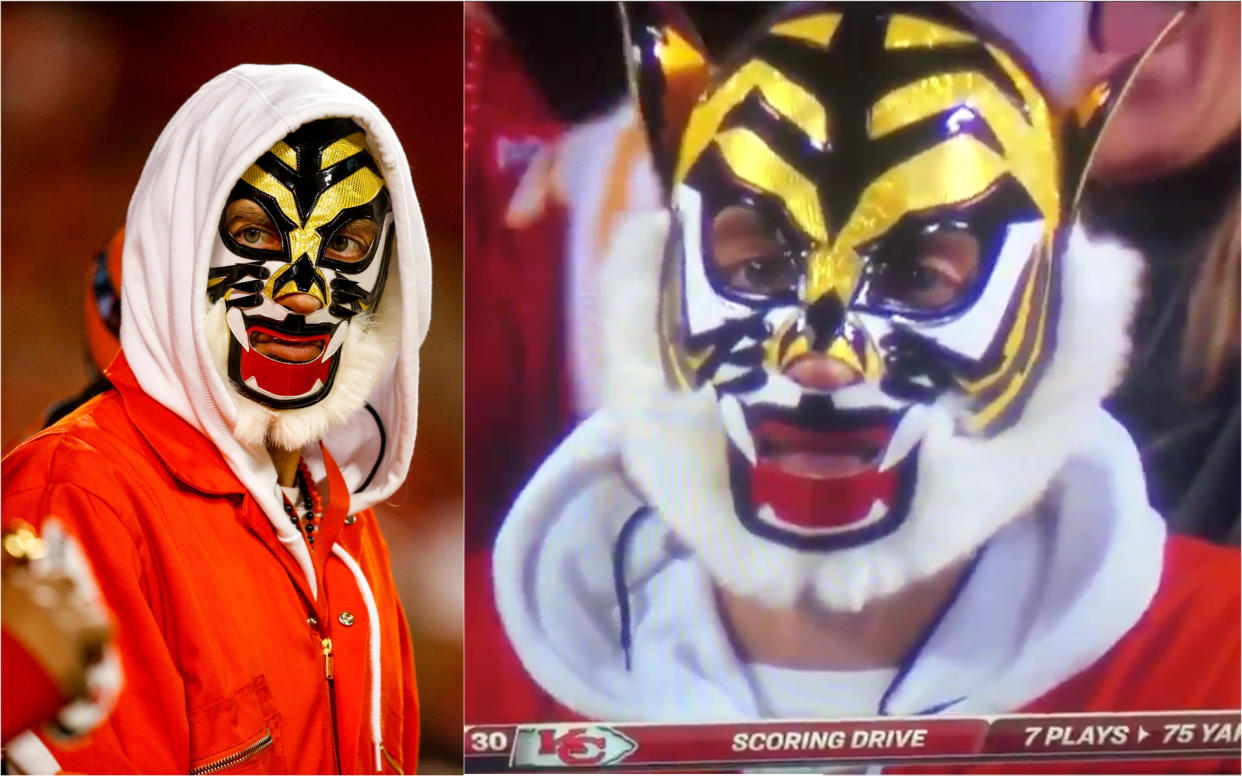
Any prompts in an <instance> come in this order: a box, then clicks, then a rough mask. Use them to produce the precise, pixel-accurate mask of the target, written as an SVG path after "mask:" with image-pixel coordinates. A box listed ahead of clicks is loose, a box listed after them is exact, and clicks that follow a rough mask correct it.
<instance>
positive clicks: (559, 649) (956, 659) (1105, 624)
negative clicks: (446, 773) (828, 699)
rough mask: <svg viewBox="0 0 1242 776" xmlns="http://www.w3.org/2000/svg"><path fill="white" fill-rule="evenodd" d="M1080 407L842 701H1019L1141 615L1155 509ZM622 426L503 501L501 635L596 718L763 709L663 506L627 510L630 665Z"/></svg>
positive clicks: (870, 705) (633, 505)
mask: <svg viewBox="0 0 1242 776" xmlns="http://www.w3.org/2000/svg"><path fill="white" fill-rule="evenodd" d="M1086 422H1087V425H1088V427H1087V428H1086V431H1087V433H1086V434H1084V436H1083V439H1084V440H1085V444H1084V445H1083V446H1082V447H1081V448H1080V449H1079V450H1076V451H1075V452H1074V453H1073V454H1072V455H1071V457H1070V459H1069V460H1068V461H1067V463H1066V464H1065V466H1063V467H1062V469H1061V470H1060V471H1059V472H1058V473H1057V475H1056V478H1055V479H1054V481H1053V483H1052V486H1051V487H1050V488H1049V490H1048V492H1047V495H1046V497H1045V499H1044V501H1043V502H1042V503H1041V505H1040V508H1039V509H1038V510H1036V511H1033V512H1031V513H1028V514H1026V515H1023V516H1021V517H1019V518H1018V519H1017V520H1014V521H1011V522H1010V523H1009V524H1008V525H1007V526H1006V527H1004V528H1003V529H1001V530H1000V531H999V532H998V533H997V534H996V536H994V537H993V538H992V539H991V540H990V541H989V542H988V544H987V546H986V547H984V548H983V550H982V551H981V553H980V555H979V558H978V560H977V562H976V564H975V565H974V567H973V569H972V571H971V573H970V574H969V576H968V577H967V579H966V581H965V583H964V584H963V586H962V588H961V590H960V591H959V592H958V594H957V595H956V596H955V597H954V598H953V600H952V601H951V602H950V604H949V605H948V607H947V608H946V610H945V611H944V612H943V614H942V615H941V617H940V618H939V619H938V621H937V622H936V624H935V625H934V627H933V629H932V630H931V632H930V633H929V637H928V639H927V640H926V642H925V643H924V644H923V645H922V646H921V647H920V648H918V649H917V650H916V652H915V653H914V654H913V655H911V656H910V658H909V659H908V660H907V661H906V662H905V665H903V666H902V667H901V670H900V671H899V672H898V676H897V679H896V680H895V681H894V683H893V684H892V686H890V687H889V689H888V692H886V693H885V696H884V698H883V699H882V701H881V703H880V705H879V706H878V707H877V706H876V705H875V704H874V700H871V699H859V701H858V705H857V707H856V708H855V710H854V711H853V712H852V713H853V714H855V715H859V716H869V715H876V714H895V715H906V714H919V713H936V712H939V711H942V710H948V711H950V712H957V713H1001V712H1006V711H1014V710H1017V709H1020V708H1021V707H1022V706H1023V705H1025V704H1027V703H1029V702H1030V701H1032V700H1034V699H1036V698H1038V697H1039V696H1041V695H1043V694H1045V693H1046V692H1048V691H1050V690H1051V689H1053V688H1055V687H1056V686H1057V685H1059V684H1060V683H1062V682H1063V681H1065V680H1066V679H1068V678H1069V677H1071V676H1073V675H1075V674H1076V673H1078V672H1079V671H1081V670H1083V669H1084V668H1086V667H1088V666H1090V665H1091V664H1092V663H1094V662H1095V661H1096V660H1098V659H1099V658H1100V657H1102V656H1103V655H1104V654H1105V653H1106V652H1107V651H1108V650H1109V649H1111V648H1112V646H1113V645H1114V644H1116V642H1117V641H1118V640H1119V639H1120V638H1121V637H1122V636H1123V635H1124V634H1125V633H1126V632H1127V631H1128V630H1129V629H1130V628H1131V627H1132V626H1133V625H1134V623H1135V622H1137V620H1138V619H1139V617H1141V616H1142V614H1143V612H1144V611H1145V610H1146V609H1147V607H1148V605H1149V604H1150V602H1151V599H1152V596H1153V595H1154V594H1155V591H1156V588H1157V585H1158V582H1159V579H1160V575H1161V569H1162V558H1163V547H1164V540H1165V526H1164V521H1163V520H1162V519H1161V518H1160V516H1159V515H1158V514H1156V513H1155V512H1154V511H1153V510H1152V509H1151V508H1150V507H1149V506H1148V504H1147V501H1146V496H1145V489H1144V485H1143V477H1142V469H1141V465H1140V463H1139V459H1138V455H1137V451H1136V450H1135V448H1134V445H1133V442H1132V441H1131V440H1130V438H1129V436H1128V435H1127V434H1126V432H1125V430H1124V429H1122V428H1121V426H1120V425H1118V424H1117V422H1116V421H1114V420H1113V419H1112V418H1111V417H1110V416H1108V414H1107V413H1105V412H1104V411H1103V410H1097V411H1096V412H1095V413H1094V414H1093V415H1091V416H1090V417H1089V418H1087V419H1086ZM624 436H625V432H624V431H622V430H621V429H620V428H619V427H618V425H617V423H616V421H615V419H613V418H610V417H608V416H607V415H606V414H604V413H597V414H596V415H594V416H592V417H591V418H590V419H589V420H587V421H586V422H585V423H583V424H582V425H581V426H579V427H578V429H577V430H575V431H574V433H573V434H572V435H571V436H570V437H569V438H568V439H567V440H566V441H565V442H564V443H563V444H562V446H561V447H560V448H559V449H558V450H557V452H556V453H555V454H554V455H553V456H552V457H551V458H550V459H549V460H548V461H547V462H546V463H545V464H544V466H543V467H542V468H541V469H540V470H539V472H538V473H537V474H536V475H535V477H534V479H532V480H531V482H530V484H529V485H528V486H527V488H526V489H525V490H524V491H523V493H522V494H521V496H520V497H519V498H518V501H517V503H516V504H515V505H514V508H513V510H512V511H511V512H510V514H509V518H508V519H507V520H506V522H505V524H504V526H503V528H502V530H501V533H500V536H499V538H498V539H497V543H496V548H495V559H494V579H495V592H496V601H497V608H498V610H499V612H500V616H501V621H502V623H503V624H504V628H505V631H506V633H507V635H508V637H509V640H510V642H511V643H512V644H513V646H514V648H515V650H516V651H517V654H518V656H519V658H520V659H521V661H522V663H523V665H524V666H525V667H526V670H527V672H528V673H529V674H530V675H531V676H532V677H533V678H534V680H535V681H536V683H538V684H539V685H540V686H541V687H542V688H543V689H544V690H546V691H547V692H549V693H550V694H551V695H552V696H553V697H554V698H555V699H556V700H557V701H558V702H560V703H561V704H563V705H565V706H567V707H569V708H570V709H572V710H574V711H575V712H577V713H580V714H583V715H584V716H587V717H590V718H596V719H609V720H647V721H654V720H681V721H707V720H728V719H746V718H762V717H766V716H770V712H769V710H768V709H766V708H765V707H764V704H763V702H762V701H761V700H760V699H759V696H758V694H757V693H756V692H755V690H754V688H753V687H752V685H751V684H750V679H749V674H748V672H747V670H746V668H745V667H744V666H743V665H742V664H741V663H740V662H739V661H738V658H737V656H736V653H735V652H734V650H733V649H732V647H731V646H730V643H729V639H728V637H727V635H726V634H725V631H724V628H723V626H722V624H721V622H720V620H719V617H718V615H717V614H716V609H715V603H714V596H713V593H712V578H711V574H710V572H709V570H708V569H707V568H706V567H705V565H704V564H703V563H702V562H701V561H700V560H699V558H698V557H697V556H695V555H694V554H691V553H688V552H686V551H685V550H684V545H683V544H682V543H681V542H680V541H679V540H678V539H677V538H676V536H675V535H674V534H673V532H672V531H671V530H670V528H669V526H668V525H667V523H665V522H664V521H663V519H662V516H659V515H655V516H652V517H651V518H650V519H644V520H642V521H641V522H639V523H638V526H639V527H638V530H637V532H636V533H635V535H634V536H633V537H632V539H630V541H629V549H628V551H627V552H626V553H625V560H624V565H623V568H624V574H625V586H624V590H625V591H626V592H625V595H626V602H627V604H628V606H629V608H630V611H629V622H630V630H631V633H632V646H631V649H630V656H631V664H630V667H629V668H628V669H627V667H626V657H625V652H624V650H623V649H622V642H621V615H620V605H619V598H618V588H617V585H616V584H615V580H614V578H613V575H612V573H610V569H612V568H613V564H614V560H615V556H614V553H615V551H616V546H617V542H618V536H619V534H620V533H621V530H622V527H623V526H624V525H625V524H626V522H627V521H628V519H629V518H630V517H631V516H632V515H633V514H634V513H635V511H636V510H637V509H639V508H640V507H641V506H642V499H640V498H639V497H638V496H637V495H636V494H635V493H634V491H633V490H632V489H631V488H630V486H629V485H628V484H627V481H626V478H625V475H624V472H623V469H622V465H621V462H622V459H621V455H620V451H619V443H620V440H621V438H622V437H624ZM838 700H839V699H838ZM834 708H837V709H839V706H834Z"/></svg>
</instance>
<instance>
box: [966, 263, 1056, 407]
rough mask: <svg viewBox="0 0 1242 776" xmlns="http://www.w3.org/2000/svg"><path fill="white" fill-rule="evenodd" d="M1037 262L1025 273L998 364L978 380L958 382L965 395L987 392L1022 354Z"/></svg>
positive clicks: (1033, 295) (1037, 275)
mask: <svg viewBox="0 0 1242 776" xmlns="http://www.w3.org/2000/svg"><path fill="white" fill-rule="evenodd" d="M1038 261H1039V260H1038V259H1037V260H1035V261H1032V263H1031V267H1030V271H1029V272H1027V273H1026V281H1025V282H1024V283H1023V285H1022V289H1021V298H1020V300H1019V302H1018V312H1017V315H1015V316H1014V320H1013V325H1012V326H1010V327H1009V332H1008V334H1007V335H1006V336H1005V344H1004V345H1003V346H1002V350H1001V360H1000V364H999V365H998V366H997V367H996V369H995V370H993V371H992V372H991V373H990V374H987V375H984V376H983V377H981V378H979V379H978V380H959V381H958V384H959V385H961V387H962V389H963V390H964V391H966V392H967V393H971V394H977V393H980V392H981V391H985V390H987V389H988V388H989V387H991V386H992V385H993V384H994V383H996V382H997V381H998V380H1000V379H1001V378H1002V377H1004V376H1005V374H1006V372H1007V371H1008V369H1009V367H1010V365H1011V364H1012V363H1013V360H1014V359H1015V358H1016V357H1017V355H1018V353H1020V352H1022V345H1023V343H1024V342H1025V341H1026V336H1027V321H1028V319H1030V317H1031V310H1032V308H1033V307H1034V306H1035V293H1036V289H1037V285H1036V282H1035V281H1036V279H1037V278H1038V277H1039V272H1038V269H1039V267H1038V264H1037V262H1038Z"/></svg>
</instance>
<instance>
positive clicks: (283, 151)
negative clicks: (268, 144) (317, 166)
mask: <svg viewBox="0 0 1242 776" xmlns="http://www.w3.org/2000/svg"><path fill="white" fill-rule="evenodd" d="M272 153H273V154H275V156H276V158H277V159H279V160H280V161H282V162H284V163H285V164H287V165H289V167H291V168H292V169H294V170H296V169H297V168H298V155H297V154H296V153H295V152H294V150H293V149H292V148H290V147H289V144H288V143H286V142H285V141H283V140H277V141H276V145H274V146H272Z"/></svg>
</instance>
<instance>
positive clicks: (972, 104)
mask: <svg viewBox="0 0 1242 776" xmlns="http://www.w3.org/2000/svg"><path fill="white" fill-rule="evenodd" d="M955 106H963V107H966V106H969V109H971V110H974V111H976V112H977V113H978V114H979V115H980V116H982V117H983V120H984V121H985V122H986V123H987V125H988V127H990V128H991V130H992V132H993V133H995V135H996V137H997V139H998V140H1000V143H1001V146H1002V148H1004V151H1005V161H1006V162H1007V163H1008V165H1009V168H1010V171H1011V172H1012V173H1013V176H1014V178H1016V179H1017V180H1018V182H1019V183H1020V184H1021V185H1022V187H1023V188H1024V189H1026V191H1027V192H1028V193H1029V194H1030V195H1031V198H1032V199H1033V200H1034V201H1035V205H1036V207H1038V208H1039V210H1040V212H1041V213H1042V214H1043V216H1044V218H1045V219H1046V220H1048V221H1050V222H1053V223H1055V222H1056V220H1057V213H1058V208H1059V205H1060V195H1059V193H1058V190H1057V186H1056V180H1055V170H1056V163H1057V160H1056V150H1055V148H1054V146H1053V134H1052V131H1051V128H1050V127H1049V126H1047V125H1046V124H1045V125H1041V124H1035V125H1034V126H1032V125H1031V124H1028V123H1027V121H1026V118H1025V117H1024V116H1023V115H1022V113H1021V111H1020V110H1019V109H1018V108H1017V107H1016V106H1015V105H1014V104H1013V102H1012V101H1010V100H1009V99H1008V98H1007V97H1006V96H1005V95H1004V94H1002V93H1001V91H1000V89H999V88H997V86H996V84H995V83H993V82H992V80H991V79H989V78H987V77H986V76H984V75H983V74H982V73H944V74H941V75H935V76H930V77H928V78H924V79H922V80H920V81H916V82H915V83H912V84H908V85H906V86H902V87H900V88H897V89H894V90H893V91H891V92H889V93H888V94H886V95H884V96H883V97H881V98H880V99H879V100H878V101H877V102H876V104H875V105H874V106H873V107H872V109H871V121H870V123H869V125H868V128H867V132H868V135H869V136H870V137H873V138H875V137H881V136H883V135H886V134H888V133H889V132H893V131H894V130H897V129H900V128H902V127H904V126H907V125H910V124H913V123H914V122H916V121H920V120H922V119H925V118H927V117H929V116H934V115H936V114H938V113H942V112H944V111H946V110H949V109H951V108H953V107H955Z"/></svg>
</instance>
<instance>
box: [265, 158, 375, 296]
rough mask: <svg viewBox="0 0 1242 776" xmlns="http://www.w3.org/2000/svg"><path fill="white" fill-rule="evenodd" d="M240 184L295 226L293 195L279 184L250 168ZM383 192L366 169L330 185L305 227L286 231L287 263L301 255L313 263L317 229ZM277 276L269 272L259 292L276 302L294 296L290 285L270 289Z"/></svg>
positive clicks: (318, 244) (267, 175)
mask: <svg viewBox="0 0 1242 776" xmlns="http://www.w3.org/2000/svg"><path fill="white" fill-rule="evenodd" d="M242 180H244V181H245V182H246V183H249V184H250V185H251V186H254V187H255V188H256V189H258V190H259V191H261V192H263V193H264V194H267V195H269V196H270V197H272V198H273V199H275V200H276V203H277V204H278V205H279V206H280V209H281V210H282V211H283V212H284V214H285V215H286V216H287V217H288V218H289V220H290V221H292V222H293V223H295V224H296V223H298V222H299V220H300V217H299V216H298V209H297V204H296V203H295V202H294V199H293V192H291V191H289V189H287V188H285V186H284V184H283V183H281V182H280V181H278V180H276V178H274V177H272V176H271V175H270V174H269V173H267V172H264V171H263V170H261V169H259V168H258V167H257V166H254V165H252V166H251V167H250V169H249V170H246V172H245V174H244V175H242ZM383 188H384V180H383V179H382V178H380V177H379V176H378V175H376V174H375V172H374V171H372V170H371V169H370V168H369V167H362V168H360V169H358V170H355V171H354V172H353V173H352V174H351V175H350V176H349V177H347V178H345V179H344V180H342V181H337V182H336V183H334V184H332V186H330V187H329V188H328V190H327V191H325V192H323V193H322V194H320V195H319V199H318V200H317V201H316V202H315V207H314V209H313V210H311V213H310V217H308V218H307V219H306V223H305V224H302V226H299V227H296V228H294V229H291V230H290V231H289V233H288V235H289V260H290V262H291V263H292V262H295V261H297V260H298V259H299V258H301V257H302V254H306V255H307V256H309V257H310V258H311V260H312V261H314V260H316V259H317V258H318V256H319V247H320V243H321V241H322V239H323V238H322V237H321V236H320V234H319V228H320V227H322V226H323V225H325V224H327V223H328V222H329V221H331V220H332V219H334V218H336V216H337V215H338V214H339V213H340V212H341V211H342V210H344V209H345V208H350V207H357V206H359V205H365V204H366V203H368V202H370V201H371V200H373V199H375V197H376V196H377V195H378V194H379V192H380V190H381V189H383ZM286 266H287V265H286ZM316 272H318V269H316ZM279 274H280V271H279V270H277V271H276V272H273V273H272V275H271V277H269V278H268V280H267V283H266V285H265V286H264V289H263V290H264V293H266V294H267V295H268V297H270V298H272V299H278V298H280V297H281V296H283V295H284V294H287V293H294V292H295V291H296V290H297V289H296V288H294V290H292V291H291V290H289V289H290V287H291V286H292V285H293V284H291V283H286V284H284V285H283V286H281V287H280V289H279V290H278V289H275V288H273V284H274V283H275V281H276V278H277V276H278V275H279ZM312 288H313V287H312ZM308 293H311V294H312V295H314V296H316V297H318V298H319V299H320V301H322V302H323V303H324V304H325V305H326V304H328V300H327V299H324V298H323V297H322V295H321V294H320V293H319V292H318V291H315V290H312V291H311V292H308Z"/></svg>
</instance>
